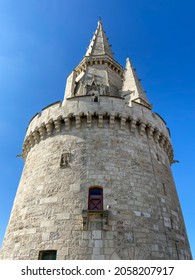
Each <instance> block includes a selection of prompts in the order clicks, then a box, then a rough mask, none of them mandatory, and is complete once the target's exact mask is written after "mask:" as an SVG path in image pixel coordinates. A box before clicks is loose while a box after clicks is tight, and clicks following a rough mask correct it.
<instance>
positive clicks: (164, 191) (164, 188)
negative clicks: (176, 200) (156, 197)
mask: <svg viewBox="0 0 195 280" xmlns="http://www.w3.org/2000/svg"><path fill="white" fill-rule="evenodd" d="M162 185H163V193H164V195H167V191H166V186H165V184H164V183H163V184H162Z"/></svg>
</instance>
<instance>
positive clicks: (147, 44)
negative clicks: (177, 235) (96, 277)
mask: <svg viewBox="0 0 195 280" xmlns="http://www.w3.org/2000/svg"><path fill="white" fill-rule="evenodd" d="M194 13H195V2H194V1H193V0H187V1H186V0H185V1H184V0H136V1H134V0H120V1H118V0H116V1H114V0H107V1H105V0H98V1H95V0H71V1H70V0H31V1H27V0H17V1H15V0H1V1H0V105H1V109H0V133H1V137H0V244H1V242H2V239H3V235H4V232H5V228H6V225H7V222H8V219H9V215H10V211H11V207H12V203H13V200H14V197H15V193H16V190H17V187H18V183H19V180H20V175H21V172H22V168H23V162H22V161H23V160H22V159H20V158H16V155H17V154H20V153H21V147H22V143H23V139H24V136H25V131H26V128H27V125H28V122H29V121H30V119H31V118H32V117H33V116H34V115H35V114H36V113H37V112H40V111H41V109H42V108H43V107H45V106H47V105H48V104H50V103H52V102H55V101H58V100H62V99H63V93H64V87H65V82H66V78H67V75H68V74H69V73H70V72H71V71H72V70H73V68H74V67H75V66H76V65H77V64H78V63H79V61H80V60H81V59H82V57H83V55H84V54H85V51H86V47H87V46H88V44H89V40H90V39H91V38H92V35H93V32H94V31H95V29H96V26H97V21H98V16H101V17H102V21H103V25H104V29H105V30H106V33H107V36H108V37H109V42H110V43H111V44H112V50H113V51H114V53H115V58H116V60H117V61H118V62H119V63H121V64H122V65H123V66H124V65H125V59H126V57H127V56H130V58H131V59H132V61H133V64H134V67H135V68H136V69H137V73H138V76H139V77H140V78H141V79H142V85H143V87H144V89H145V90H146V91H147V96H148V98H149V100H150V102H151V103H152V104H153V111H154V112H158V113H159V114H160V115H161V116H162V117H163V118H164V119H165V121H166V122H167V125H168V127H169V128H170V130H171V139H172V143H173V147H174V151H175V159H177V160H179V161H180V163H179V164H174V165H173V166H172V170H173V174H174V178H175V182H176V186H177V190H178V194H179V198H180V202H181V207H182V210H183V215H184V218H185V223H186V227H187V232H188V236H189V240H190V244H191V249H192V252H193V256H194V257H195V218H194V217H195V164H194V161H195V149H194V138H195V110H194V107H195V85H194V84H195V75H194V65H195V36H194V33H195V14H194Z"/></svg>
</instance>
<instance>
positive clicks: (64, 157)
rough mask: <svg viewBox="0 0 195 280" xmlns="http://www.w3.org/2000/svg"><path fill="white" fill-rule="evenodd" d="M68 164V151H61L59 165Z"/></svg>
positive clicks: (65, 165) (67, 165) (66, 165)
mask: <svg viewBox="0 0 195 280" xmlns="http://www.w3.org/2000/svg"><path fill="white" fill-rule="evenodd" d="M69 166H70V153H69V152H66V153H62V155H61V159H60V167H63V168H65V167H69Z"/></svg>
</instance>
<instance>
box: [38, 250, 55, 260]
mask: <svg viewBox="0 0 195 280" xmlns="http://www.w3.org/2000/svg"><path fill="white" fill-rule="evenodd" d="M56 255H57V251H56V250H46V251H40V252H39V260H56Z"/></svg>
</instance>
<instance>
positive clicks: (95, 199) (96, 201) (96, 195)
mask: <svg viewBox="0 0 195 280" xmlns="http://www.w3.org/2000/svg"><path fill="white" fill-rule="evenodd" d="M88 210H95V211H98V210H103V189H102V188H90V189H89V199H88Z"/></svg>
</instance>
